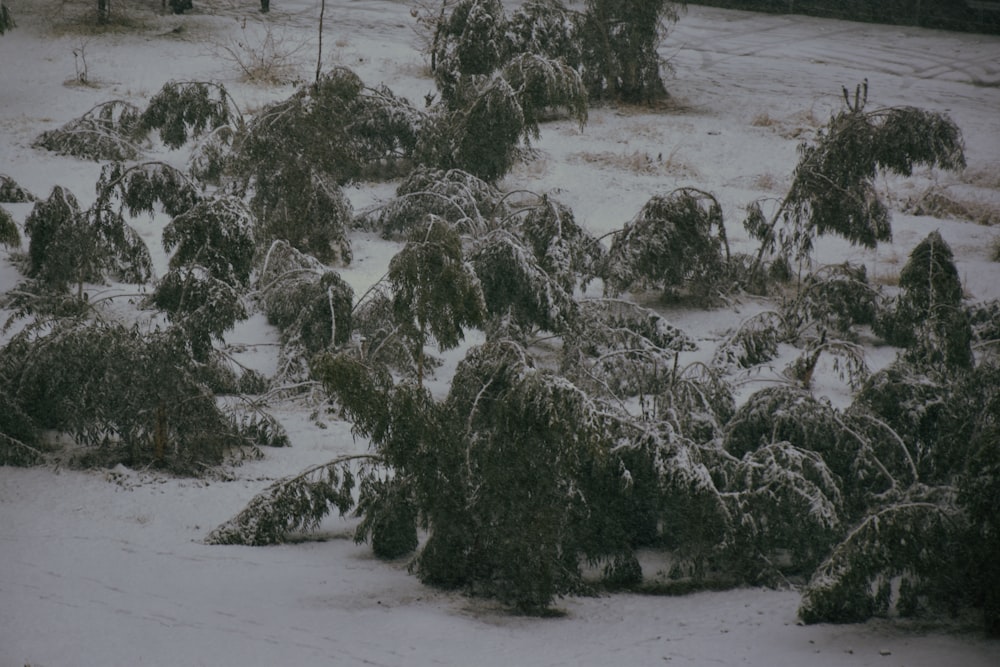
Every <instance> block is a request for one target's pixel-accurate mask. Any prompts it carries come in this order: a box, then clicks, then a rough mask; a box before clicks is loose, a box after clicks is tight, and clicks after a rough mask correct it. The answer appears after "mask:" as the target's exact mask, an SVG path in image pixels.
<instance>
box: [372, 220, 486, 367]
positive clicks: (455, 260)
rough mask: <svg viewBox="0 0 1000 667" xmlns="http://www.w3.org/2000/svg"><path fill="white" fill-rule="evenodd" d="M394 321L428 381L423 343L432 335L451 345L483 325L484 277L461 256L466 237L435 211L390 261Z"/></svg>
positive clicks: (442, 344)
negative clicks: (425, 373) (480, 281)
mask: <svg viewBox="0 0 1000 667" xmlns="http://www.w3.org/2000/svg"><path fill="white" fill-rule="evenodd" d="M387 279H388V283H389V288H390V290H391V291H392V314H393V318H392V319H393V322H394V323H395V324H396V325H397V327H398V334H399V335H400V336H402V337H403V338H404V339H405V340H407V341H408V342H409V343H410V344H411V345H412V346H413V356H414V357H415V358H416V359H417V382H418V384H419V383H420V382H422V381H423V375H424V366H423V358H424V346H426V345H427V342H428V339H429V338H431V337H433V338H434V340H435V341H437V344H438V348H439V349H441V350H449V349H452V348H454V347H457V346H458V344H459V343H460V342H461V341H462V340H463V339H464V338H465V333H464V331H465V329H467V328H469V327H475V326H480V325H482V323H483V319H484V317H485V311H486V305H485V303H484V302H483V294H482V291H481V290H480V286H479V281H478V279H477V277H476V274H475V272H474V271H473V270H472V267H471V266H470V265H469V264H467V263H466V262H465V260H464V258H463V256H462V239H461V237H460V236H459V235H458V233H457V232H456V231H455V230H454V229H452V228H451V227H449V226H448V224H447V223H446V222H444V221H443V220H439V219H437V218H436V217H435V216H430V217H429V218H428V221H427V223H426V225H425V226H423V227H417V228H415V229H414V230H413V231H412V232H411V233H410V237H409V240H408V241H407V243H406V246H405V247H404V248H403V249H402V250H400V251H399V252H398V253H397V254H396V256H395V257H393V258H392V260H391V261H390V262H389V273H388V276H387Z"/></svg>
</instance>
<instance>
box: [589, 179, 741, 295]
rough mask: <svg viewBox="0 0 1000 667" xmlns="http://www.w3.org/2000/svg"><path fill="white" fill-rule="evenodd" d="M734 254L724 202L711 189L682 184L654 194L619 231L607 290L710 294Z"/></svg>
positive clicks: (610, 254)
mask: <svg viewBox="0 0 1000 667" xmlns="http://www.w3.org/2000/svg"><path fill="white" fill-rule="evenodd" d="M728 257H729V244H728V242H727V241H726V229H725V226H724V224H723V221H722V207H721V206H719V202H718V201H717V200H716V199H715V197H713V196H712V195H710V194H708V193H705V192H702V191H700V190H696V189H694V188H682V189H679V190H675V191H673V192H671V193H670V194H668V195H657V196H655V197H653V198H652V199H650V200H649V201H648V202H647V203H646V204H645V206H643V207H642V210H640V211H639V214H638V215H637V216H636V217H635V219H633V220H632V221H631V222H629V223H627V224H626V225H625V226H624V227H623V228H622V230H621V232H620V233H619V234H617V235H616V236H615V239H614V241H613V242H612V244H611V249H610V251H609V252H608V259H607V266H606V267H605V270H604V280H605V290H606V291H607V292H609V293H612V294H618V293H621V292H624V291H626V290H634V289H650V288H654V289H661V290H664V291H665V292H667V293H673V292H675V291H677V290H680V289H683V288H687V289H689V290H691V291H693V292H695V293H697V294H699V295H701V296H705V295H707V294H708V293H710V291H711V290H712V288H713V286H714V285H716V284H717V280H718V279H719V278H720V275H721V274H722V273H723V269H724V267H725V265H726V262H727V260H728Z"/></svg>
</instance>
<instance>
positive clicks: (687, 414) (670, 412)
mask: <svg viewBox="0 0 1000 667" xmlns="http://www.w3.org/2000/svg"><path fill="white" fill-rule="evenodd" d="M656 413H657V415H659V418H660V419H664V420H666V421H669V422H670V423H671V424H672V425H673V427H674V429H675V430H676V431H677V432H678V433H680V434H681V435H683V436H685V437H687V438H688V439H690V440H692V441H694V442H697V443H707V442H711V441H714V440H721V439H722V436H723V433H724V430H725V428H726V425H727V424H728V423H729V420H730V419H732V417H733V415H734V414H735V413H736V400H735V399H734V398H733V388H732V387H731V386H730V385H729V383H728V382H726V380H725V379H724V377H723V374H722V373H721V372H720V371H719V370H718V369H715V368H712V367H710V366H706V365H705V364H701V363H695V364H691V365H689V366H686V367H685V368H683V369H680V370H679V371H678V370H677V369H675V370H674V371H673V372H672V373H671V374H670V381H669V382H668V383H667V384H666V386H663V387H661V388H660V392H659V394H658V395H657V396H656Z"/></svg>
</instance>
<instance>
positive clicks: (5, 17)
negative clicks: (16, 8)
mask: <svg viewBox="0 0 1000 667" xmlns="http://www.w3.org/2000/svg"><path fill="white" fill-rule="evenodd" d="M16 25H17V24H16V23H14V17H13V16H11V13H10V10H9V9H7V5H5V4H3V3H0V35H2V34H4V33H5V32H7V31H8V30H10V29H11V28H13V27H15V26H16Z"/></svg>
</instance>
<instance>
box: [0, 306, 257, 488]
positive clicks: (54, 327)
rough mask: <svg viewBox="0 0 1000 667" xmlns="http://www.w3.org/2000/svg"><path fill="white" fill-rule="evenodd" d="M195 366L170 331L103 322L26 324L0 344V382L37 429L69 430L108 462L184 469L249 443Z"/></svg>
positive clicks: (196, 468) (193, 469)
mask: <svg viewBox="0 0 1000 667" xmlns="http://www.w3.org/2000/svg"><path fill="white" fill-rule="evenodd" d="M196 369H197V364H196V363H195V362H194V360H193V359H192V358H191V356H190V355H189V353H188V351H187V349H186V346H185V345H184V342H183V340H178V339H176V338H175V337H173V336H171V335H170V333H169V332H167V333H159V332H157V333H152V334H145V333H142V332H140V331H139V330H138V329H137V328H135V327H126V326H124V325H120V324H113V323H104V322H102V321H86V320H62V321H59V322H56V323H53V324H51V325H50V326H47V327H38V326H30V327H28V328H26V329H24V330H23V331H22V332H21V333H19V334H17V335H16V336H14V338H12V339H11V341H10V342H9V343H8V344H7V345H6V346H5V347H4V348H3V349H2V351H0V384H2V385H3V387H4V391H6V392H7V394H8V395H9V396H10V397H11V398H12V400H13V401H15V402H16V404H17V405H18V406H19V407H20V410H21V412H22V413H23V414H24V415H26V416H27V417H28V418H30V419H31V420H32V422H33V423H34V424H35V425H36V426H37V428H40V429H50V430H55V431H61V432H64V433H68V434H70V435H71V436H72V437H73V438H74V439H75V441H76V442H77V443H78V444H80V445H83V446H86V447H88V448H91V449H92V450H94V455H95V456H97V457H99V458H100V459H101V460H102V461H104V462H111V464H112V465H113V464H114V463H115V462H121V463H124V464H126V465H129V466H130V467H139V466H143V465H149V464H154V465H157V466H162V467H166V468H169V469H171V470H174V471H177V472H183V473H193V472H197V471H199V468H200V467H201V466H202V465H205V464H209V465H210V464H216V463H219V462H220V461H221V460H222V458H223V455H224V454H225V452H226V451H227V450H229V449H231V448H235V447H240V446H243V445H245V444H247V442H246V441H245V440H244V438H243V437H242V436H241V434H240V433H239V431H238V430H237V429H235V428H234V425H233V423H232V422H231V420H230V419H228V418H227V417H226V415H225V414H223V413H222V412H221V411H220V410H219V408H218V406H217V405H216V402H215V398H214V396H213V395H212V393H211V392H210V391H209V390H208V388H207V387H206V386H205V385H204V384H202V383H201V382H200V381H199V380H198V379H197V373H196ZM0 393H3V392H0ZM15 414H16V413H15Z"/></svg>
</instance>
